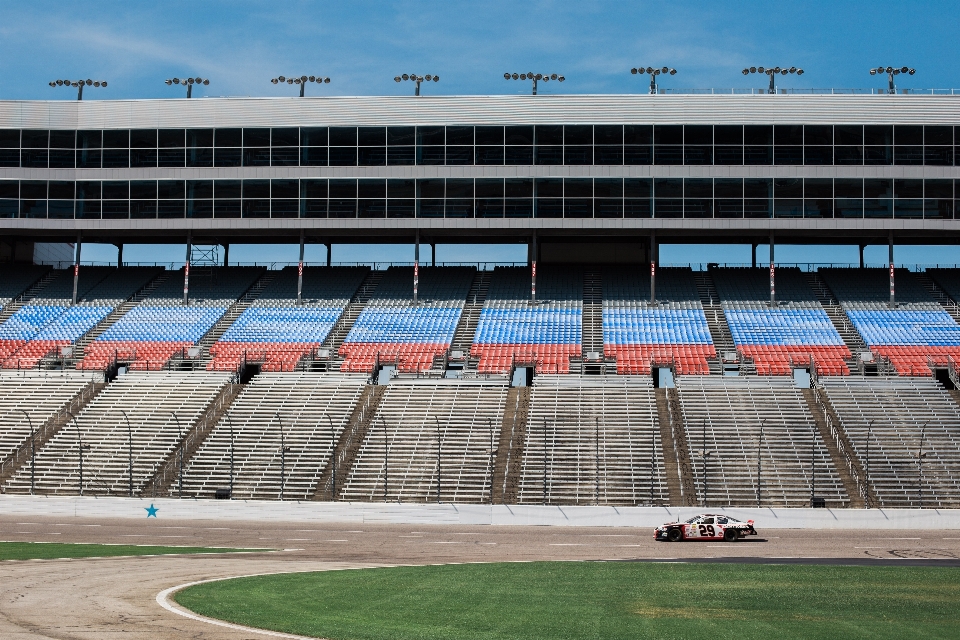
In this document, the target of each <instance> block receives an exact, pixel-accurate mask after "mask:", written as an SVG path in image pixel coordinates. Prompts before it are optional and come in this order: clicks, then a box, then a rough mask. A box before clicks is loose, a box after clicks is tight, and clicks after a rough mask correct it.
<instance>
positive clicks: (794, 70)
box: [743, 67, 803, 93]
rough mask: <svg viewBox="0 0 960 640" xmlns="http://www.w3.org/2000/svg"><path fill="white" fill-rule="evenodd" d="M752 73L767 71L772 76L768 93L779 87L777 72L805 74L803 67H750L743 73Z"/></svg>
mask: <svg viewBox="0 0 960 640" xmlns="http://www.w3.org/2000/svg"><path fill="white" fill-rule="evenodd" d="M751 73H765V74H767V75H768V76H770V87H769V88H768V89H767V93H776V92H777V88H776V86H775V85H774V81H775V79H776V77H777V74H780V75H784V76H785V75H787V74H788V73H795V74H797V75H798V76H802V75H803V69H798V68H797V67H789V68H787V67H750V68H749V69H744V70H743V75H745V76H748V75H750V74H751Z"/></svg>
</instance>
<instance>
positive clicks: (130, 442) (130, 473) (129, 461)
mask: <svg viewBox="0 0 960 640" xmlns="http://www.w3.org/2000/svg"><path fill="white" fill-rule="evenodd" d="M120 413H122V414H123V419H124V420H126V421H127V496H128V497H130V498H132V497H133V429H131V428H130V418H128V417H127V412H126V411H124V410H123V409H120Z"/></svg>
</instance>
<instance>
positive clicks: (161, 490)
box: [140, 382, 244, 497]
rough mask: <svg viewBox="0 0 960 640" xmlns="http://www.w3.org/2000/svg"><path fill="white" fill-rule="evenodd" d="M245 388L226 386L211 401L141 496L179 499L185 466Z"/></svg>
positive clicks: (144, 487) (232, 384)
mask: <svg viewBox="0 0 960 640" xmlns="http://www.w3.org/2000/svg"><path fill="white" fill-rule="evenodd" d="M243 387H244V385H243V384H240V383H238V382H229V383H227V384H226V385H224V387H223V389H221V390H220V393H218V394H217V395H216V397H215V398H214V399H213V400H212V401H210V404H208V405H207V407H206V409H205V410H204V411H203V413H201V414H200V418H199V419H198V420H197V421H196V422H195V423H194V424H192V425H191V426H190V427H189V428H188V429H187V430H186V433H185V434H184V436H183V440H182V441H181V443H182V444H181V445H180V446H178V447H177V448H176V449H174V450H173V451H171V452H170V455H168V456H167V458H166V459H165V460H164V461H163V462H161V463H160V465H159V466H158V467H157V472H156V473H155V474H154V475H153V477H152V478H151V479H150V480H148V481H147V483H146V484H145V485H144V486H143V489H142V490H141V492H140V495H141V496H150V497H156V496H161V497H167V496H168V495H175V494H174V492H175V491H177V489H178V481H179V478H180V474H179V471H180V468H181V462H182V466H183V468H184V469H186V468H187V466H188V464H189V462H190V459H191V458H192V457H193V455H194V454H195V453H197V451H199V450H200V447H201V446H203V442H204V440H206V438H207V436H209V435H210V433H211V432H212V431H213V429H214V427H216V426H217V423H218V422H220V419H221V418H222V417H223V416H224V414H226V413H227V411H229V410H230V406H231V405H232V404H233V401H234V400H236V399H237V396H239V395H240V392H241V391H243ZM181 456H182V457H181Z"/></svg>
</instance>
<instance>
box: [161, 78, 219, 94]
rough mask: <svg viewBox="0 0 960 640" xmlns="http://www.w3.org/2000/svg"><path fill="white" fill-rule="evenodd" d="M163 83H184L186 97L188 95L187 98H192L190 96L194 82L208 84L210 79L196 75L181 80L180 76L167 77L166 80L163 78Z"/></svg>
mask: <svg viewBox="0 0 960 640" xmlns="http://www.w3.org/2000/svg"><path fill="white" fill-rule="evenodd" d="M163 83H164V84H165V85H167V86H170V85H174V84H184V85H187V97H188V98H192V97H193V85H195V84H202V85H208V84H210V80H209V79H207V78H201V77H199V76H198V77H196V78H187V79H185V80H181V79H180V78H168V79H167V80H164V81H163Z"/></svg>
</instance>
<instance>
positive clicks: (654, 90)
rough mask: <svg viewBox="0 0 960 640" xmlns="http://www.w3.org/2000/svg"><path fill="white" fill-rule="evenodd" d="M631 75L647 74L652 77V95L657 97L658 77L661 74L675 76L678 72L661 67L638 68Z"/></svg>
mask: <svg viewBox="0 0 960 640" xmlns="http://www.w3.org/2000/svg"><path fill="white" fill-rule="evenodd" d="M630 73H632V74H633V75H638V74H647V75H648V76H650V95H655V94H656V93H657V76H659V75H660V74H663V75H671V76H675V75H677V70H676V69H673V68H671V67H660V68H659V69H654V68H653V67H636V68H634V69H630Z"/></svg>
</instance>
